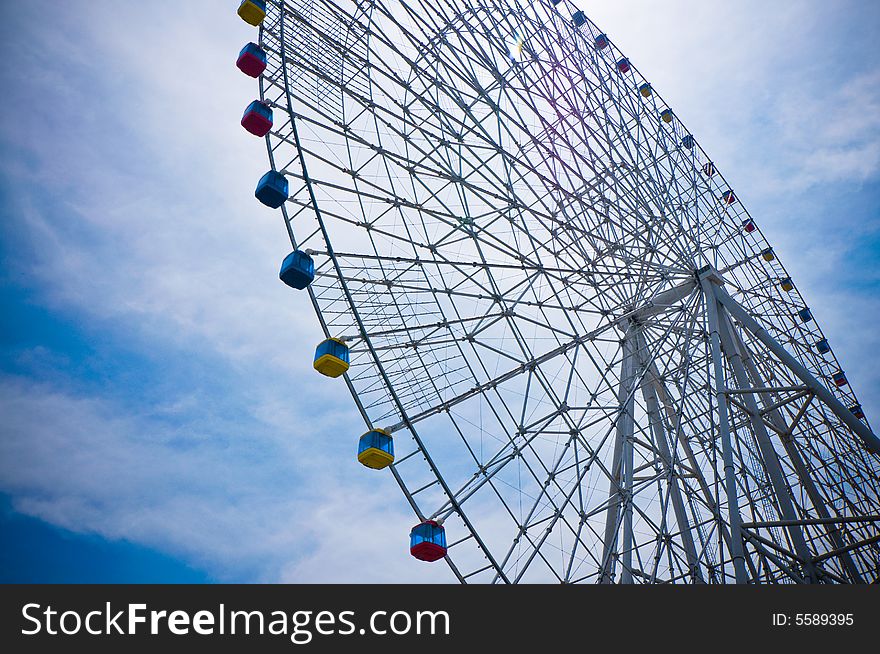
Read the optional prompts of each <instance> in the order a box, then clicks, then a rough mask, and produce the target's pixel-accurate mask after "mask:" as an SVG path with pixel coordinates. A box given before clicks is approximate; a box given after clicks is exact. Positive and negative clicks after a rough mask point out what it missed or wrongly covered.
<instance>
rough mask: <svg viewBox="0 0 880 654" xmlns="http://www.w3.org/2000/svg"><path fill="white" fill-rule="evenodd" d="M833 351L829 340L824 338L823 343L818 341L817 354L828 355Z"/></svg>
mask: <svg viewBox="0 0 880 654" xmlns="http://www.w3.org/2000/svg"><path fill="white" fill-rule="evenodd" d="M830 351H831V346H830V345H829V344H828V339H827V338H823V339H822V340H821V341H816V352H818V353H819V354H828V353H829V352H830Z"/></svg>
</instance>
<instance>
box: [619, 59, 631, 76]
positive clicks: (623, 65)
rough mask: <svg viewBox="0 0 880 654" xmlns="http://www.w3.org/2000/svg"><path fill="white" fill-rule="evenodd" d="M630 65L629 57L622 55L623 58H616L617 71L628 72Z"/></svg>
mask: <svg viewBox="0 0 880 654" xmlns="http://www.w3.org/2000/svg"><path fill="white" fill-rule="evenodd" d="M630 68H631V66H630V65H629V59H627V58H626V57H624V58H623V59H620V60H618V62H617V71H618V72H620V73H628V72H629V71H630Z"/></svg>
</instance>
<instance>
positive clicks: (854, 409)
mask: <svg viewBox="0 0 880 654" xmlns="http://www.w3.org/2000/svg"><path fill="white" fill-rule="evenodd" d="M849 410H850V412H851V413H852V414H853V415H854V416H855V417H856V418H857V419H859V420H864V419H865V412H864V411H862V405H861V404H853V405H852V406H851V407H850V408H849Z"/></svg>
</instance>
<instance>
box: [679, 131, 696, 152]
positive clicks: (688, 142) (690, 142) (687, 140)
mask: <svg viewBox="0 0 880 654" xmlns="http://www.w3.org/2000/svg"><path fill="white" fill-rule="evenodd" d="M695 143H696V141H695V140H694V137H693V136H691V135H690V134H687V135H686V136H685V137H684V138H683V139H682V140H681V144H682V145H683V146H684V147H686V148H687V149H688V150H691V149H693V147H694V144H695Z"/></svg>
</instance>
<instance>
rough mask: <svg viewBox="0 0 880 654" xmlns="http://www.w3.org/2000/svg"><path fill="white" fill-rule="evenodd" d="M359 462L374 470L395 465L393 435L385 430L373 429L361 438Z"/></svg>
mask: <svg viewBox="0 0 880 654" xmlns="http://www.w3.org/2000/svg"><path fill="white" fill-rule="evenodd" d="M358 461H360V462H361V463H362V464H363V465H365V466H366V467H368V468H372V469H373V470H381V469H382V468H387V467H388V466H390V465H391V464H392V463H394V440H393V439H392V438H391V434H389V433H388V432H387V431H385V430H384V429H372V430H370V431H368V432H367V433H366V434H364V435H363V436H361V440H360V442H359V443H358Z"/></svg>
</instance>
